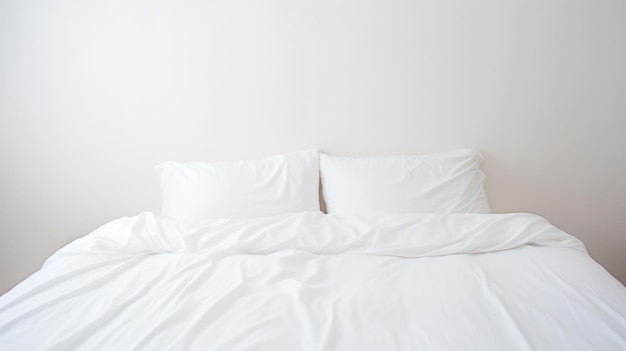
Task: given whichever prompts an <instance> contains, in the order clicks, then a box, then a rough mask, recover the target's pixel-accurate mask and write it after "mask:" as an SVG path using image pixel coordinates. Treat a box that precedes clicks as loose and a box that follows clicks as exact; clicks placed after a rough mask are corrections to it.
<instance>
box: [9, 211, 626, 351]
mask: <svg viewBox="0 0 626 351" xmlns="http://www.w3.org/2000/svg"><path fill="white" fill-rule="evenodd" d="M0 345H2V346H1V348H2V350H624V349H626V289H625V288H624V287H623V286H622V285H621V284H620V283H619V282H618V281H616V280H615V279H614V278H613V277H612V276H611V275H610V274H608V273H607V272H606V271H605V270H604V269H603V268H602V267H601V266H600V265H599V264H597V263H596V262H595V261H594V260H593V259H592V258H591V257H590V256H589V255H588V254H587V253H586V252H585V248H584V246H583V245H582V243H581V242H580V241H579V240H577V239H576V238H574V237H573V236H571V235H568V234H566V233H564V232H563V231H561V230H559V229H557V228H555V227H554V226H552V225H551V224H550V223H549V222H548V221H546V220H545V219H543V218H542V217H539V216H535V215H531V214H404V215H369V216H340V215H324V214H322V213H320V212H302V213H296V214H286V215H278V216H272V217H264V218H257V219H238V220H235V219H216V220H189V221H175V220H171V219H166V218H162V217H158V216H155V215H152V214H151V213H143V214H140V215H138V216H135V217H125V218H120V219H117V220H114V221H112V222H110V223H108V224H106V225H104V226H102V227H100V228H99V229H97V230H96V231H94V232H93V233H91V234H88V235H86V236H85V237H82V238H80V239H78V240H76V241H74V242H72V243H70V244H68V245H67V246H66V247H64V248H62V249H61V250H59V251H58V252H56V253H55V254H54V255H52V256H51V257H50V258H49V259H48V260H47V261H46V263H45V264H44V266H43V267H42V269H41V270H40V271H38V272H36V273H35V274H33V275H32V276H31V277H29V278H28V279H26V280H25V281H23V282H22V283H21V284H19V285H18V286H16V287H15V288H14V289H12V290H10V291H9V292H8V293H6V294H5V295H3V296H1V297H0Z"/></svg>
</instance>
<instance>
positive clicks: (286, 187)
mask: <svg viewBox="0 0 626 351" xmlns="http://www.w3.org/2000/svg"><path fill="white" fill-rule="evenodd" d="M157 169H158V170H160V173H161V190H162V193H163V207H162V213H161V214H162V215H163V216H166V217H172V218H176V219H183V220H184V219H190V218H194V217H199V216H201V217H203V218H253V217H262V216H272V215H277V214H282V213H291V212H301V211H319V210H320V206H319V155H318V152H317V150H316V149H311V150H307V151H301V152H294V153H289V154H286V155H276V156H271V157H268V158H265V159H260V160H245V161H244V160H241V161H226V162H215V163H203V162H190V163H179V162H165V163H162V164H160V165H159V166H157Z"/></svg>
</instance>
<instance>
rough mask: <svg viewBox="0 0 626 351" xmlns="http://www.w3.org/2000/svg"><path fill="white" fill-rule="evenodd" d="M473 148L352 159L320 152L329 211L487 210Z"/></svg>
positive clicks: (483, 211)
mask: <svg viewBox="0 0 626 351" xmlns="http://www.w3.org/2000/svg"><path fill="white" fill-rule="evenodd" d="M481 162H482V155H481V154H480V153H479V152H478V151H476V150H472V149H462V150H457V151H452V152H445V153H437V154H430V155H419V156H391V157H375V158H348V157H337V156H330V155H326V154H321V155H320V172H321V179H322V194H323V196H324V200H325V202H326V211H327V213H329V214H371V213H407V212H422V213H433V212H436V213H489V212H490V210H489V204H488V202H487V196H486V194H485V192H484V190H483V183H484V179H485V176H484V174H483V173H482V172H481V171H480V169H479V163H481Z"/></svg>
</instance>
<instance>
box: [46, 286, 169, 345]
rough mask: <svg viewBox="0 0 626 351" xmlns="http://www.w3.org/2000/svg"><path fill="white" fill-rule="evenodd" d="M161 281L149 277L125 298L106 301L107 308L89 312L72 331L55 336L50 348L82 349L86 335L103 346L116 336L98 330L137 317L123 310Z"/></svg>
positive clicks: (94, 342) (86, 309)
mask: <svg viewBox="0 0 626 351" xmlns="http://www.w3.org/2000/svg"><path fill="white" fill-rule="evenodd" d="M160 282H161V280H159V277H158V276H154V277H152V278H149V279H148V280H147V281H146V282H143V283H141V284H138V285H139V289H138V290H136V291H133V292H131V294H129V295H128V296H126V297H124V298H123V299H122V298H119V297H114V298H113V299H111V302H108V303H106V308H99V309H97V311H98V312H99V313H95V312H92V313H87V315H91V316H90V317H87V318H84V320H83V322H82V323H81V325H80V326H78V325H77V326H75V328H74V329H73V330H72V331H68V330H66V331H65V333H64V334H65V335H63V336H62V335H57V336H56V337H55V338H54V341H50V344H49V346H48V348H49V350H59V351H62V350H72V349H80V348H81V347H83V346H81V345H83V343H84V342H85V341H86V339H85V336H88V339H90V340H89V341H90V343H93V345H94V346H95V347H96V348H100V346H102V344H103V343H104V342H105V341H107V340H111V338H112V337H114V336H109V335H106V334H104V335H102V334H98V333H97V331H99V330H101V329H102V327H103V326H104V325H106V324H109V323H111V322H114V323H116V324H118V325H128V324H129V323H128V322H129V320H132V319H134V318H136V315H134V314H130V315H129V313H123V312H124V311H126V310H128V309H131V308H132V307H133V306H134V305H136V304H137V302H138V301H140V300H142V299H144V298H145V296H146V295H147V294H148V293H149V291H150V290H151V289H152V288H153V287H154V286H155V285H157V284H159V283H160ZM96 300H97V298H96ZM112 301H115V302H112ZM95 302H96V301H93V302H92V303H90V304H89V305H91V304H93V303H95ZM83 307H87V306H83ZM92 310H93V307H92V306H89V308H85V311H84V312H83V315H85V313H86V312H88V311H89V312H91V311H92Z"/></svg>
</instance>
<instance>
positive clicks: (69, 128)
mask: <svg viewBox="0 0 626 351" xmlns="http://www.w3.org/2000/svg"><path fill="white" fill-rule="evenodd" d="M0 44H1V45H0V50H1V55H0V116H1V124H0V164H1V165H2V166H1V167H2V169H1V172H0V269H1V271H0V273H1V276H0V292H3V291H6V290H7V289H9V288H10V287H11V286H13V285H14V284H16V283H17V282H19V281H20V280H22V279H24V278H25V277H26V276H27V275H28V274H30V273H31V272H33V271H35V270H36V269H38V268H39V267H40V265H41V263H42V262H43V260H44V259H45V258H46V257H47V256H48V255H50V254H51V253H52V252H54V251H55V250H56V249H58V248H60V247H61V246H62V245H64V244H65V243H67V242H69V241H70V240H72V239H74V238H76V237H78V236H81V235H83V234H86V233H87V232H89V231H90V230H92V229H93V228H95V227H96V226H98V225H100V224H102V223H104V222H105V221H107V220H110V219H113V218H116V217H119V216H123V215H133V214H136V213H138V212H140V211H144V210H153V211H157V210H158V209H159V206H160V203H159V202H160V194H159V190H158V182H157V179H156V176H155V174H154V173H153V168H152V167H153V166H154V165H155V164H157V163H159V162H161V161H164V160H168V159H177V160H192V159H194V160H216V159H227V158H244V157H245V158H253V157H258V156H265V155H268V154H272V153H280V152H286V151H292V150H297V149H302V148H307V147H314V146H316V147H320V148H321V149H323V150H325V151H328V152H332V153H336V154H341V155H363V156H373V155H385V154H402V153H404V154H406V153H422V152H431V151H442V150H449V149H454V148H457V147H465V146H472V147H476V148H478V149H481V150H482V151H483V152H484V154H485V156H486V163H485V165H484V170H485V172H486V173H487V175H488V184H487V190H488V194H489V196H490V198H491V202H492V207H493V209H494V210H495V211H498V212H509V211H529V212H534V213H538V214H541V215H543V216H545V217H547V218H548V219H549V220H550V221H552V222H553V223H554V224H556V225H557V226H560V227H561V228H563V229H565V230H567V231H569V232H571V233H572V234H574V235H576V236H578V237H579V238H581V239H582V240H583V241H584V242H585V244H586V245H587V247H588V249H589V251H590V253H591V254H592V256H593V257H594V258H595V259H596V260H597V261H599V262H600V263H601V264H603V265H604V266H605V267H606V268H607V269H608V270H609V271H610V272H611V273H613V274H614V275H615V276H617V277H618V278H619V279H620V280H621V281H622V282H626V255H624V254H623V252H624V250H625V249H626V229H624V228H626V215H625V213H624V212H625V211H624V210H625V209H626V185H625V184H626V182H624V179H626V165H625V164H626V142H625V141H624V136H623V134H624V131H625V130H626V96H625V94H626V2H624V1H617V0H615V1H610V0H594V1H591V0H589V1H571V0H568V1H558V0H555V1H527V0H516V1H504V2H502V1H489V0H476V1H471V2H470V1H463V0H450V1H437V2H435V1H420V0H391V1H389V0H386V1H382V0H358V1H357V0H333V1H329V0H322V1H289V0H267V1H250V0H248V1H244V0H235V1H224V0H222V1H206V0H205V1H192V0H185V1H174V0H161V1H148V0H134V1H127V0H124V1H122V0H111V1H84V0H58V1H44V0H19V1H18V0H10V1H7V0H0Z"/></svg>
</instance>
